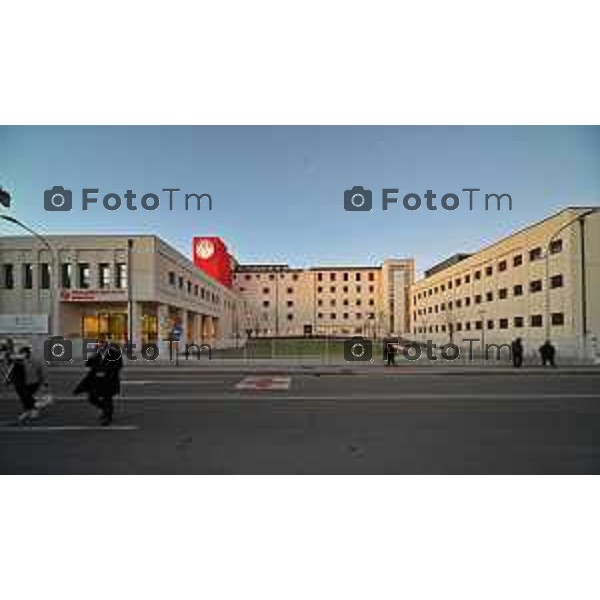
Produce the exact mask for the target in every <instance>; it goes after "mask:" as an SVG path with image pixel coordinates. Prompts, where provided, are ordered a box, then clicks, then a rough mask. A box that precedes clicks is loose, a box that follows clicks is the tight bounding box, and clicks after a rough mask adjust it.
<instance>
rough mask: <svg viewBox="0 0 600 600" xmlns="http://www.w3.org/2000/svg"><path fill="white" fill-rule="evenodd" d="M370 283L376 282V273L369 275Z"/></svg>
mask: <svg viewBox="0 0 600 600" xmlns="http://www.w3.org/2000/svg"><path fill="white" fill-rule="evenodd" d="M369 281H375V273H369Z"/></svg>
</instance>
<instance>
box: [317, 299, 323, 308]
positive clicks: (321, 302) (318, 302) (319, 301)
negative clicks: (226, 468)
mask: <svg viewBox="0 0 600 600" xmlns="http://www.w3.org/2000/svg"><path fill="white" fill-rule="evenodd" d="M317 306H323V300H321V298H319V299H318V300H317Z"/></svg>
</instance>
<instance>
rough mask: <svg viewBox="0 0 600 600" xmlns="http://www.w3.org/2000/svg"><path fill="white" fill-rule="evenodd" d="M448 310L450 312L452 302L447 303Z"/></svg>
mask: <svg viewBox="0 0 600 600" xmlns="http://www.w3.org/2000/svg"><path fill="white" fill-rule="evenodd" d="M448 310H452V300H450V301H449V302H448Z"/></svg>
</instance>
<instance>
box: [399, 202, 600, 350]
mask: <svg viewBox="0 0 600 600" xmlns="http://www.w3.org/2000/svg"><path fill="white" fill-rule="evenodd" d="M410 296H411V309H410V316H411V325H410V327H411V332H412V337H413V339H415V340H417V341H424V340H428V339H431V340H432V341H433V342H435V343H438V344H445V343H449V342H453V343H455V344H457V345H463V346H466V345H468V342H467V340H468V339H477V340H479V341H480V342H481V344H484V345H485V344H491V343H498V344H504V343H507V342H510V341H511V340H513V339H515V338H516V337H520V338H522V340H523V341H524V343H525V346H526V349H529V350H530V351H531V350H534V349H537V348H538V347H539V346H540V345H541V344H542V343H543V341H544V340H546V339H550V340H551V341H552V342H553V343H554V344H555V345H556V346H557V348H558V350H559V353H561V354H562V355H563V356H566V355H576V356H589V355H590V353H592V352H593V351H594V347H595V344H596V341H595V340H596V339H597V338H598V336H600V209H599V208H598V207H596V208H586V207H571V208H566V209H564V210H562V211H560V212H558V213H556V214H554V215H552V216H551V217H549V218H547V219H544V220H543V221H540V222H538V223H535V224H533V225H531V226H529V227H526V228H525V229H522V230H520V231H517V232H516V233H514V234H512V235H510V236H508V237H506V238H504V239H502V240H500V241H498V242H496V243H494V244H492V245H490V246H487V247H486V248H483V249H482V250H480V251H478V252H476V253H474V254H470V255H469V254H459V255H455V256H453V257H451V258H450V259H448V260H447V261H444V262H443V263H441V264H440V265H437V266H435V267H433V268H431V269H429V270H428V271H425V276H424V277H423V278H422V279H420V280H419V281H417V282H415V284H414V285H413V286H412V288H411V293H410ZM473 344H474V348H476V346H475V344H476V342H474V343H473Z"/></svg>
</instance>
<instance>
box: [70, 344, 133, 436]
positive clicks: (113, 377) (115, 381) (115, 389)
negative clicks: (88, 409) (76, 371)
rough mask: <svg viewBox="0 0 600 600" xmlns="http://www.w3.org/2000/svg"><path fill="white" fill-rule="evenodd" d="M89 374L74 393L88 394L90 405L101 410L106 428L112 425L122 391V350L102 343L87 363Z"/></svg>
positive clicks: (101, 420) (101, 416)
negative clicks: (115, 399) (117, 396)
mask: <svg viewBox="0 0 600 600" xmlns="http://www.w3.org/2000/svg"><path fill="white" fill-rule="evenodd" d="M85 365H86V367H89V369H90V370H89V372H88V373H87V375H86V376H85V377H84V378H83V379H82V380H81V382H80V383H79V385H78V386H77V387H76V388H75V391H74V393H75V394H80V393H82V392H87V393H88V399H89V402H90V404H92V405H93V406H95V407H97V408H99V409H100V411H101V413H100V424H101V425H102V426H103V427H106V426H108V425H110V424H111V423H112V420H113V412H114V402H113V398H114V396H116V395H118V394H119V393H120V391H121V379H120V371H121V368H122V367H123V358H122V356H121V351H120V349H118V348H116V347H115V346H111V345H110V344H109V343H108V341H107V340H103V341H102V342H100V344H99V347H98V351H97V352H96V355H95V356H93V357H92V358H89V359H88V360H87V361H86V363H85Z"/></svg>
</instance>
